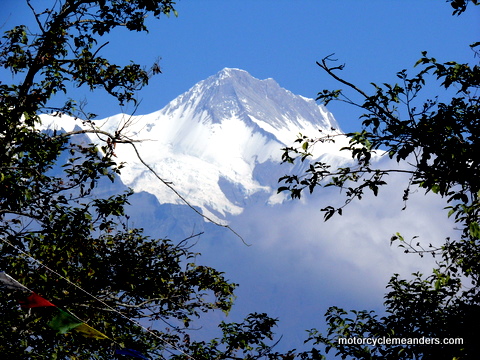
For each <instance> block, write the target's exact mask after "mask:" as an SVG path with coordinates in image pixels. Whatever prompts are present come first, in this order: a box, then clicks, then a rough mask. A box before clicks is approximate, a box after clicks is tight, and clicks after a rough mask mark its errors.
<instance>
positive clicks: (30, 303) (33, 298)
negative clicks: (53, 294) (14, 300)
mask: <svg viewBox="0 0 480 360" xmlns="http://www.w3.org/2000/svg"><path fill="white" fill-rule="evenodd" d="M18 302H19V303H20V306H21V307H22V308H25V309H31V308H36V307H46V306H56V305H53V304H52V303H51V302H50V301H48V300H46V299H44V298H42V297H41V296H40V295H37V294H35V293H34V292H32V293H31V294H30V295H29V296H27V297H26V298H24V299H21V300H18Z"/></svg>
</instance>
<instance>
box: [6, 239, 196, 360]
mask: <svg viewBox="0 0 480 360" xmlns="http://www.w3.org/2000/svg"><path fill="white" fill-rule="evenodd" d="M0 240H2V241H3V242H4V243H6V244H8V245H10V246H11V247H13V248H14V249H16V250H17V251H19V252H21V253H22V254H23V255H25V256H27V257H28V258H30V259H31V260H33V261H34V262H36V263H37V264H39V265H40V266H41V267H43V268H45V269H46V270H48V271H49V272H51V273H53V274H55V275H56V276H58V277H59V278H61V279H63V280H65V281H66V282H67V283H68V284H69V285H72V286H73V287H75V288H77V289H78V290H80V291H82V292H83V293H85V294H87V295H88V296H90V297H91V298H93V299H95V300H96V301H98V302H99V303H101V304H102V305H103V306H105V307H107V308H108V309H109V310H111V311H112V312H115V313H117V314H118V315H120V316H121V317H123V318H124V319H126V320H128V321H129V322H131V323H133V324H135V325H136V326H138V327H140V328H141V329H143V330H144V331H145V332H147V333H148V334H150V335H151V336H153V337H155V338H157V339H158V340H160V341H161V342H163V343H165V344H166V345H168V346H169V347H171V348H172V349H174V350H176V351H178V352H180V353H182V354H183V355H185V356H186V357H188V358H189V359H191V360H196V359H195V358H194V357H193V356H191V355H189V354H187V353H186V352H185V351H183V350H182V349H180V348H178V347H177V346H175V345H173V344H172V343H170V342H169V341H167V340H165V339H164V338H162V337H161V336H159V335H158V334H156V333H154V332H152V331H151V330H150V329H148V328H146V327H145V326H143V325H142V324H140V323H139V322H138V321H136V320H133V319H131V318H129V317H128V316H126V315H125V314H122V313H121V312H120V311H118V310H117V309H115V308H113V307H112V306H110V305H108V304H107V303H105V302H104V301H103V300H101V299H99V298H97V297H96V296H95V295H93V294H91V293H89V292H88V291H87V290H85V289H83V288H82V287H80V286H79V285H77V284H75V283H73V282H71V281H70V280H69V279H67V278H66V277H65V276H63V275H61V274H60V273H58V272H57V271H55V270H53V269H51V268H49V267H48V266H47V265H45V264H43V263H42V262H41V261H39V260H37V259H35V258H34V257H33V256H32V255H31V254H29V253H28V252H26V251H25V250H22V249H20V248H19V247H18V246H15V245H14V244H12V243H11V242H10V241H8V240H6V239H5V238H4V237H1V238H0ZM110 340H111V339H110ZM112 341H114V340H112ZM114 342H115V341H114ZM117 345H118V344H117ZM165 350H167V351H168V352H169V353H170V354H172V355H175V354H174V353H173V352H171V351H170V350H168V349H165Z"/></svg>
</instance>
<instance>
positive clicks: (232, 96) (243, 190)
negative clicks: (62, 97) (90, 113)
mask: <svg viewBox="0 0 480 360" xmlns="http://www.w3.org/2000/svg"><path fill="white" fill-rule="evenodd" d="M42 120H43V121H44V122H45V125H44V126H47V127H48V126H49V125H48V123H50V125H51V126H62V127H64V128H65V127H68V125H65V119H62V123H60V122H58V121H55V120H54V119H52V118H48V117H46V116H43V117H42ZM72 121H73V120H72ZM67 123H68V121H67ZM73 123H74V125H73V124H72V125H70V126H78V122H75V121H73ZM95 124H98V126H99V128H101V129H102V130H104V131H108V132H110V133H114V132H115V131H118V130H119V129H123V131H124V135H127V136H128V137H130V138H134V139H136V140H141V141H140V142H138V143H137V144H136V147H137V148H138V150H139V152H140V154H141V156H142V158H143V160H144V161H145V162H146V163H148V164H149V165H150V166H151V167H152V168H153V169H154V170H155V171H156V172H157V174H158V175H159V176H160V177H161V178H162V179H164V180H165V181H168V182H171V183H172V184H173V187H174V188H175V189H176V190H177V191H178V192H179V193H180V194H181V195H182V196H183V197H185V198H186V199H188V201H189V203H190V204H191V205H193V206H197V207H199V208H200V209H201V210H202V211H203V212H204V214H206V215H207V216H209V217H213V218H214V219H216V220H218V221H220V220H221V219H226V218H227V217H228V216H231V215H238V214H240V213H241V212H242V211H243V207H244V203H245V202H246V201H247V202H248V199H250V198H252V196H253V195H254V194H257V195H256V196H255V199H256V200H255V201H265V202H279V201H281V199H278V198H276V199H274V200H273V201H272V199H273V198H275V191H274V188H275V186H276V182H277V179H278V177H276V175H277V173H276V172H275V171H270V170H268V171H267V170H265V172H266V173H262V171H261V170H260V169H271V168H272V166H266V165H265V166H261V167H259V165H261V164H266V163H268V162H271V163H272V164H277V165H278V163H279V162H280V161H281V148H283V147H285V146H289V145H291V144H293V142H294V140H295V138H296V137H297V135H298V134H299V133H302V134H305V135H309V136H317V135H318V130H319V129H321V130H322V131H323V132H324V133H332V132H333V130H332V128H334V127H336V128H338V124H337V123H336V121H335V119H334V117H333V115H332V114H331V113H330V112H328V110H326V108H325V107H323V106H319V105H317V104H316V103H315V101H314V100H312V99H307V98H305V97H302V96H298V95H294V94H293V93H291V92H290V91H288V90H286V89H283V88H281V87H280V85H278V84H277V83H276V82H275V80H273V79H266V80H259V79H256V78H254V77H252V76H251V75H250V74H249V73H248V72H246V71H245V70H240V69H231V68H225V69H223V70H221V71H220V72H218V73H217V74H215V75H212V76H210V77H208V78H207V79H205V80H202V81H200V82H198V83H197V84H195V85H194V86H193V87H192V88H190V89H189V90H188V91H186V92H185V93H183V94H181V95H179V96H178V97H177V98H176V99H174V100H172V101H171V102H170V103H169V104H167V106H165V107H164V108H163V109H161V110H159V111H156V112H154V113H151V114H146V115H135V116H127V115H124V114H117V115H115V116H112V117H109V118H106V119H103V120H96V121H95ZM66 131H69V130H68V129H66ZM125 132H126V133H125ZM91 139H92V141H94V140H95V139H94V138H93V137H91ZM327 152H328V156H332V154H333V156H337V152H338V151H337V150H335V149H334V148H332V147H330V149H329V150H328V151H327ZM116 154H117V155H118V158H119V159H120V160H121V161H125V162H126V166H125V168H124V169H122V174H121V175H120V179H121V180H122V182H123V183H124V184H125V185H126V186H129V187H132V188H133V189H134V190H135V192H142V191H144V192H147V193H150V194H153V195H155V197H156V198H157V199H158V201H159V202H160V203H170V204H181V203H182V201H181V200H180V199H179V198H178V196H177V195H176V194H175V193H174V192H172V191H171V190H170V189H169V188H167V187H166V186H164V184H161V183H160V182H159V180H158V179H157V178H155V176H154V175H153V174H152V173H151V172H150V171H149V170H148V169H146V168H145V166H144V165H143V164H142V163H141V162H140V161H139V159H138V158H137V156H136V154H135V152H134V151H133V149H131V148H130V147H128V146H117V149H116ZM341 161H343V160H341ZM256 169H257V170H256ZM232 194H234V195H232ZM258 194H264V195H263V196H260V197H259V196H258ZM272 196H273V198H272ZM259 199H261V200H259Z"/></svg>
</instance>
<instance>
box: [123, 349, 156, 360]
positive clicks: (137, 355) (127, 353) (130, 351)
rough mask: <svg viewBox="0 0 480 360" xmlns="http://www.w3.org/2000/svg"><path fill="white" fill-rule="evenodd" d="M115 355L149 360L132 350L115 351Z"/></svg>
mask: <svg viewBox="0 0 480 360" xmlns="http://www.w3.org/2000/svg"><path fill="white" fill-rule="evenodd" d="M115 354H118V355H128V356H133V357H136V358H138V359H143V360H150V358H148V357H146V356H145V355H143V354H142V353H141V352H140V351H137V350H133V349H117V350H116V351H115Z"/></svg>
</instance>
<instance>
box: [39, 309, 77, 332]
mask: <svg viewBox="0 0 480 360" xmlns="http://www.w3.org/2000/svg"><path fill="white" fill-rule="evenodd" d="M58 311H59V312H58V314H57V315H56V316H55V317H54V318H53V319H52V320H50V322H49V323H48V326H50V327H51V328H52V329H53V330H57V331H58V333H59V334H65V333H67V332H69V331H70V330H72V329H74V328H76V327H77V326H80V325H82V324H83V321H81V320H79V319H77V318H76V317H75V316H73V315H70V314H69V313H67V312H66V311H63V310H61V309H58Z"/></svg>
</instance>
